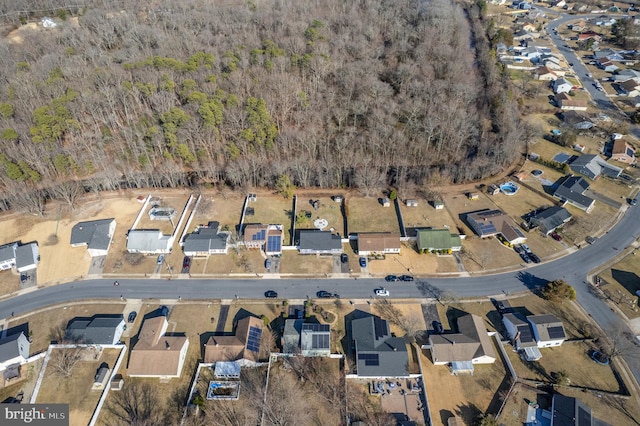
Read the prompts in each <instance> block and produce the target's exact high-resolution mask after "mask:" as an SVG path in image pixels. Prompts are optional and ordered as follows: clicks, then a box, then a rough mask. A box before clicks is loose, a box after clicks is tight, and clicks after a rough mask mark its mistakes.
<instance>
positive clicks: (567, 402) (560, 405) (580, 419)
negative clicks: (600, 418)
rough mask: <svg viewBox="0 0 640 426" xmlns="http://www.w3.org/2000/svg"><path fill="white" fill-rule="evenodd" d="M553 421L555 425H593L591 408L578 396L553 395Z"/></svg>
mask: <svg viewBox="0 0 640 426" xmlns="http://www.w3.org/2000/svg"><path fill="white" fill-rule="evenodd" d="M551 415H552V416H553V418H552V422H553V425H554V426H591V425H592V422H593V418H592V416H591V408H590V407H589V406H587V405H585V404H584V403H583V402H582V401H580V400H579V399H577V398H572V397H568V396H564V395H560V394H555V395H553V403H552V413H551Z"/></svg>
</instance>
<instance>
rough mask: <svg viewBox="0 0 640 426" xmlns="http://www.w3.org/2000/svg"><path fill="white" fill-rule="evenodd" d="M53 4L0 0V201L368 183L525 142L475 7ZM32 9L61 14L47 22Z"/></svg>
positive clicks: (472, 159)
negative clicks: (124, 191)
mask: <svg viewBox="0 0 640 426" xmlns="http://www.w3.org/2000/svg"><path fill="white" fill-rule="evenodd" d="M65 1H66V2H67V3H65ZM125 3H126V4H125ZM125 6H126V7H125ZM51 7H52V6H51V2H50V1H44V0H0V19H2V21H3V25H4V31H3V37H2V40H1V41H0V79H1V81H0V190H1V191H2V194H3V196H2V197H1V198H2V199H1V200H0V209H4V210H6V209H10V208H14V209H22V210H29V211H32V212H35V213H38V212H42V209H43V207H44V203H45V202H46V200H47V199H58V200H62V201H64V202H67V203H69V204H70V205H73V204H74V202H75V201H76V200H77V198H78V197H79V196H80V195H81V194H83V193H85V192H90V191H102V190H113V189H118V188H126V187H138V188H139V187H177V186H198V185H228V186H230V187H232V188H238V189H248V188H252V187H274V186H275V185H276V183H277V182H282V181H283V179H284V180H285V181H287V182H290V183H291V184H293V185H295V186H297V187H320V188H329V187H343V188H357V189H359V190H360V191H362V192H363V193H364V194H367V195H368V194H370V193H371V192H372V191H375V190H378V189H380V188H384V187H387V186H393V187H395V188H398V189H407V188H416V187H424V186H429V185H435V184H441V183H459V182H468V181H472V180H477V179H481V178H483V177H487V176H490V175H492V174H495V173H497V172H499V171H500V170H502V169H504V168H505V167H506V166H508V165H509V164H511V163H512V162H513V160H514V159H515V158H516V157H517V155H519V154H520V152H521V151H522V147H523V138H524V135H523V130H522V128H521V126H520V123H519V114H518V110H517V106H516V104H515V102H514V99H513V97H514V96H513V94H512V93H510V92H509V90H508V87H509V85H508V84H505V78H506V77H505V76H504V75H503V74H502V73H501V71H500V69H499V68H498V67H497V65H496V63H495V57H494V55H493V54H492V50H491V46H490V43H489V41H488V39H487V35H486V31H487V27H488V25H487V24H486V22H485V20H484V18H483V16H482V8H481V7H480V6H478V5H476V4H468V3H464V4H463V3H456V2H452V1H449V0H323V1H303V2H300V1H293V0H249V1H234V0H230V1H227V2H222V3H218V2H211V1H204V0H186V1H181V2H176V1H171V0H156V1H152V2H112V1H108V0H82V1H74V2H71V1H70V0H63V1H62V2H60V3H59V4H58V8H57V9H51ZM43 16H49V17H51V18H53V20H54V21H55V22H56V23H57V25H56V26H55V27H54V28H46V27H43V26H42V25H41V24H40V19H41V18H42V17H43ZM33 23H36V24H37V25H34V24H33ZM25 24H26V25H29V24H31V28H28V29H26V28H24V26H25Z"/></svg>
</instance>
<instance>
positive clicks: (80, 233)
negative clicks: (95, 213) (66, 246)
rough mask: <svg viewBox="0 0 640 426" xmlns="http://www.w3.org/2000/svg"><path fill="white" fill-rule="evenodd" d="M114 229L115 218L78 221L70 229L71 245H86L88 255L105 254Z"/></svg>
mask: <svg viewBox="0 0 640 426" xmlns="http://www.w3.org/2000/svg"><path fill="white" fill-rule="evenodd" d="M115 231H116V220H115V219H113V218H111V219H99V220H91V221H88V222H78V223H76V224H75V225H74V227H73V228H72V229H71V247H81V246H86V247H87V252H88V253H89V256H91V257H96V256H106V255H107V252H108V251H109V246H110V245H111V240H112V239H113V233H114V232H115Z"/></svg>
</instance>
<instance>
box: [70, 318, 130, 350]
mask: <svg viewBox="0 0 640 426" xmlns="http://www.w3.org/2000/svg"><path fill="white" fill-rule="evenodd" d="M123 321H124V317H123V316H122V315H100V316H98V315H94V316H93V317H91V318H74V319H73V320H71V322H70V323H69V325H68V326H67V330H66V332H65V337H66V338H67V339H69V340H71V341H73V342H78V343H86V344H90V343H95V344H104V345H110V344H112V343H113V339H114V336H115V335H116V330H117V328H118V326H119V325H121V324H122V322H123Z"/></svg>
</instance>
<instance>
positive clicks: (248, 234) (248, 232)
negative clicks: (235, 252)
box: [243, 223, 267, 242]
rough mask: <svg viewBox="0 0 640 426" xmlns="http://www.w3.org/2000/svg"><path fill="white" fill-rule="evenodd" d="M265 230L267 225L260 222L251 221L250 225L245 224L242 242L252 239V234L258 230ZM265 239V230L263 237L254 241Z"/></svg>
mask: <svg viewBox="0 0 640 426" xmlns="http://www.w3.org/2000/svg"><path fill="white" fill-rule="evenodd" d="M266 230H267V225H263V224H261V223H252V224H250V225H247V226H245V227H244V236H243V241H244V242H247V241H253V236H254V235H256V234H257V233H258V232H260V231H266ZM266 239H267V237H266V232H265V238H264V239H262V240H256V241H265V240H266Z"/></svg>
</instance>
